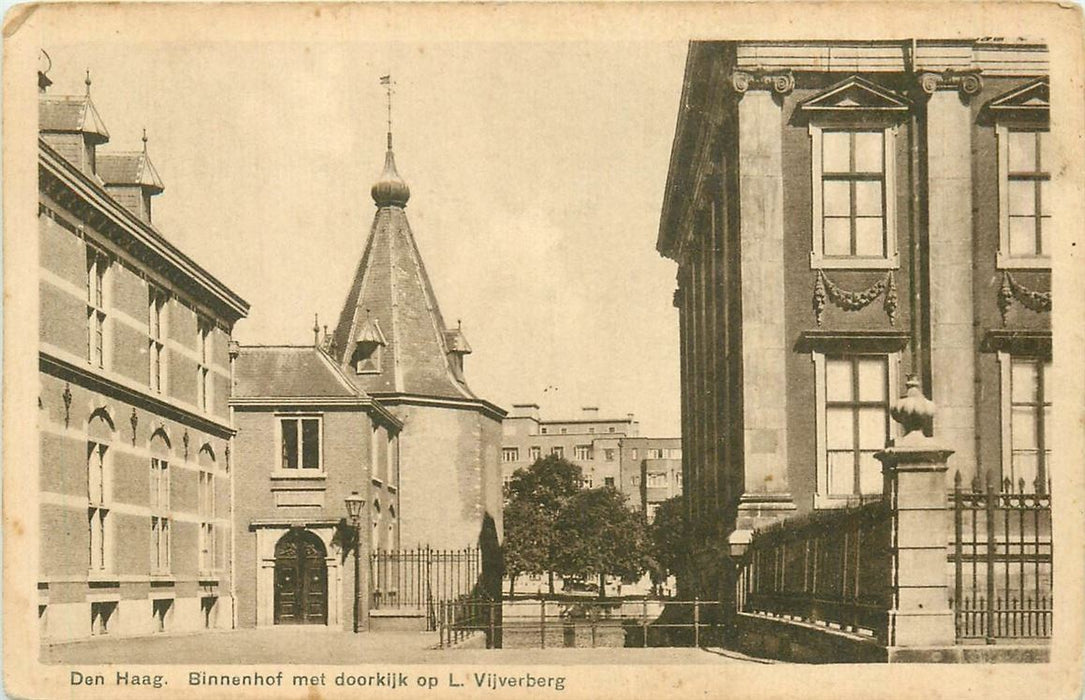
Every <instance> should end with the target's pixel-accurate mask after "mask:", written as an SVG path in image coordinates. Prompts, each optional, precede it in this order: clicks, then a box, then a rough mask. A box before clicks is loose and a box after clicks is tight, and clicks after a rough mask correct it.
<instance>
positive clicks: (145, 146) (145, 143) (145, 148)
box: [143, 127, 147, 155]
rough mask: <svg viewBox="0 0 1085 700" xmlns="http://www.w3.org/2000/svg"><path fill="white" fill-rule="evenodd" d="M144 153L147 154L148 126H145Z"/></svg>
mask: <svg viewBox="0 0 1085 700" xmlns="http://www.w3.org/2000/svg"><path fill="white" fill-rule="evenodd" d="M143 154H144V155H146V154H147V127H143Z"/></svg>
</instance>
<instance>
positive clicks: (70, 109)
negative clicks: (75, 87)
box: [38, 95, 109, 141]
mask: <svg viewBox="0 0 1085 700" xmlns="http://www.w3.org/2000/svg"><path fill="white" fill-rule="evenodd" d="M38 130H39V131H55V132H69V133H70V132H82V133H87V134H95V135H96V136H97V137H98V140H99V141H107V140H109V130H108V129H106V128H105V122H103V121H102V118H101V116H99V115H98V110H97V109H95V108H94V103H93V102H91V101H90V97H86V96H78V95H56V96H53V95H49V96H43V97H41V98H39V99H38Z"/></svg>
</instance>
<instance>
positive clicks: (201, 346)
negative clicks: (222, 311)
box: [196, 318, 212, 411]
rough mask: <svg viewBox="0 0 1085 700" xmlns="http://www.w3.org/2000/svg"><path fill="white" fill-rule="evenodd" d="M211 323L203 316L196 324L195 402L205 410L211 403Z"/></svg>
mask: <svg viewBox="0 0 1085 700" xmlns="http://www.w3.org/2000/svg"><path fill="white" fill-rule="evenodd" d="M211 329H212V324H211V322H210V321H208V320H207V319H205V318H201V319H199V321H198V322H197V324H196V345H197V351H198V352H199V362H198V363H197V364H196V403H197V405H199V407H200V410H203V411H206V410H208V407H209V406H210V405H211V384H210V360H209V358H210V356H211Z"/></svg>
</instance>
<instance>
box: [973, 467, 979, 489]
mask: <svg viewBox="0 0 1085 700" xmlns="http://www.w3.org/2000/svg"><path fill="white" fill-rule="evenodd" d="M972 491H973V492H975V493H979V491H980V473H979V470H978V469H977V470H976V473H975V474H974V475H973V476H972Z"/></svg>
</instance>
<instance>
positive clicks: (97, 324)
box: [86, 243, 112, 369]
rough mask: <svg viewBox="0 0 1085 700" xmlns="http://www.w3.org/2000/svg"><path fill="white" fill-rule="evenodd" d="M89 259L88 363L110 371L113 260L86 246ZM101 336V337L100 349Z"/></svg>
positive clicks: (93, 247)
mask: <svg viewBox="0 0 1085 700" xmlns="http://www.w3.org/2000/svg"><path fill="white" fill-rule="evenodd" d="M86 256H87V261H86V270H87V299H86V304H87V313H86V316H87V363H88V364H89V365H90V366H91V367H96V368H98V369H109V368H110V365H111V359H112V358H111V355H112V349H111V347H110V343H109V336H110V333H109V330H110V325H109V324H110V317H109V308H110V302H111V301H112V300H111V297H110V293H111V290H110V281H111V280H110V277H111V275H110V270H111V268H112V260H111V259H110V257H109V255H107V254H106V253H105V252H103V251H102V250H101V249H100V248H98V247H96V246H93V245H91V244H89V243H88V244H87V246H86ZM92 257H93V259H92ZM99 336H100V337H101V343H100V345H99V342H98V337H99Z"/></svg>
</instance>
